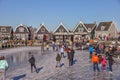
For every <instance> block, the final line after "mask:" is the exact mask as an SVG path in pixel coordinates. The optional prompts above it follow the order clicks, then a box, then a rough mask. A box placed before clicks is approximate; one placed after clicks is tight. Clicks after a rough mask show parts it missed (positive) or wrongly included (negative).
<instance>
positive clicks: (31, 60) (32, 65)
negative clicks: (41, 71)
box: [29, 55, 38, 73]
mask: <svg viewBox="0 0 120 80" xmlns="http://www.w3.org/2000/svg"><path fill="white" fill-rule="evenodd" d="M29 63H30V64H31V73H33V67H34V69H35V71H36V73H38V71H37V68H36V65H35V58H34V56H33V55H31V58H30V59H29Z"/></svg>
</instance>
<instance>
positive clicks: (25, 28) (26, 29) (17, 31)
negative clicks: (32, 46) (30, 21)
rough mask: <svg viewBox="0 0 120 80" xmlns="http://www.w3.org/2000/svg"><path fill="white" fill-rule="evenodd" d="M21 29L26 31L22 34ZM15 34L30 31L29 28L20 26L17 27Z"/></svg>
mask: <svg viewBox="0 0 120 80" xmlns="http://www.w3.org/2000/svg"><path fill="white" fill-rule="evenodd" d="M19 28H23V29H24V30H23V31H22V32H20V30H19ZM15 33H29V30H28V28H27V26H25V25H23V24H20V25H18V26H17V27H16V29H15Z"/></svg>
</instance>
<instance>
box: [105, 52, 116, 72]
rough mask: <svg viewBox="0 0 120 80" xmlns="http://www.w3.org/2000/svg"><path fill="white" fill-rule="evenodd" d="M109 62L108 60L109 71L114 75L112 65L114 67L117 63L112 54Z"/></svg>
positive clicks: (109, 56)
mask: <svg viewBox="0 0 120 80" xmlns="http://www.w3.org/2000/svg"><path fill="white" fill-rule="evenodd" d="M107 60H108V64H109V71H110V73H112V65H113V63H115V61H114V59H113V57H112V55H111V54H109V55H108V58H107Z"/></svg>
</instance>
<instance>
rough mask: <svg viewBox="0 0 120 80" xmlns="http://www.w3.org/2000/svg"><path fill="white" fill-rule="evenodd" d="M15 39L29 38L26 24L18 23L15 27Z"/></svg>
mask: <svg viewBox="0 0 120 80" xmlns="http://www.w3.org/2000/svg"><path fill="white" fill-rule="evenodd" d="M15 39H18V40H29V30H28V28H27V26H25V25H23V24H20V25H19V26H18V27H17V28H16V29H15Z"/></svg>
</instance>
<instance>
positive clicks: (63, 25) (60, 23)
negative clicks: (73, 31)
mask: <svg viewBox="0 0 120 80" xmlns="http://www.w3.org/2000/svg"><path fill="white" fill-rule="evenodd" d="M60 25H62V26H63V27H64V28H65V30H66V31H67V32H68V33H69V30H68V29H67V28H66V27H65V26H64V25H63V23H62V22H60V24H59V25H58V27H57V28H56V29H55V30H54V31H53V33H55V32H56V31H57V29H58V28H59V27H60Z"/></svg>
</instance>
